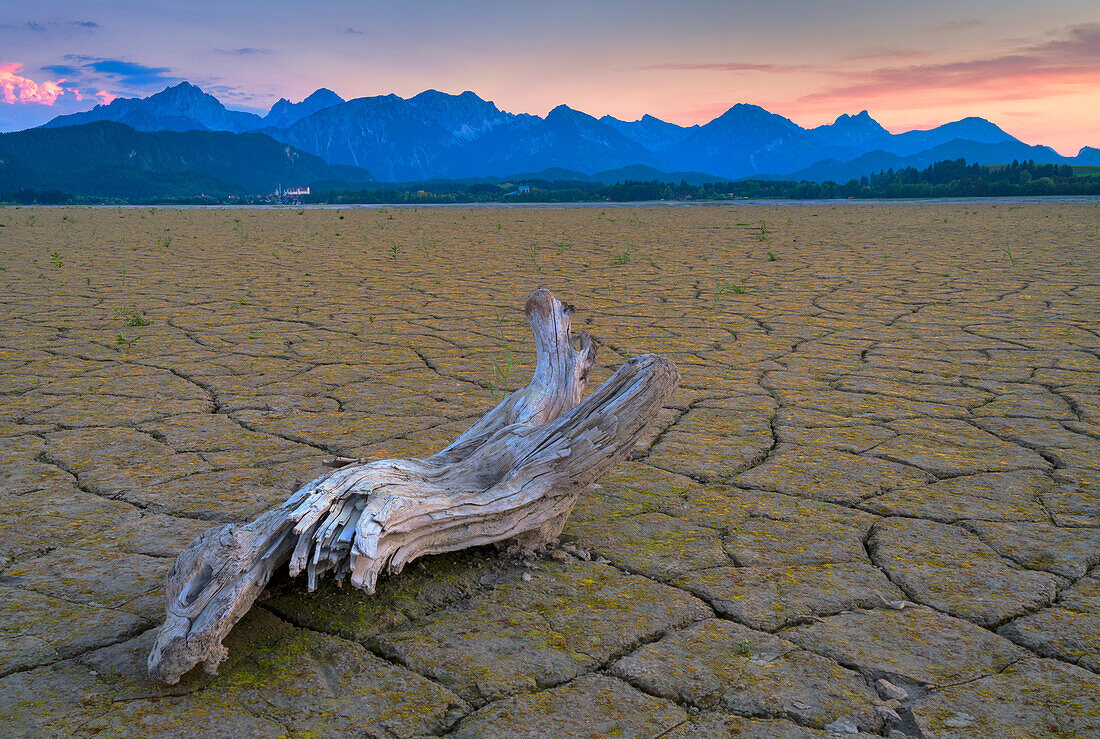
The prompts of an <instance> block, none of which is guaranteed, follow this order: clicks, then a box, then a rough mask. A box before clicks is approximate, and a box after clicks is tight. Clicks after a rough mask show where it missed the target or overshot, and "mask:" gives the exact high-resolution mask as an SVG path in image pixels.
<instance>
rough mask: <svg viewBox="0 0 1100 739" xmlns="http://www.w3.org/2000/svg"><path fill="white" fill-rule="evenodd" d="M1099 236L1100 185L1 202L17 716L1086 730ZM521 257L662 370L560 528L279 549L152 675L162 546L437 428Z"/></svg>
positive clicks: (1023, 732)
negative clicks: (1010, 194)
mask: <svg viewBox="0 0 1100 739" xmlns="http://www.w3.org/2000/svg"><path fill="white" fill-rule="evenodd" d="M1098 275H1100V205H1098V204H1097V203H1094V202H1091V203H1090V202H1084V203H1035V204H1024V203H1006V202H996V203H978V202H967V203H935V204H927V203H919V204H898V203H875V204H863V203H838V204H831V203H810V204H800V205H782V206H769V205H756V206H744V207H738V206H722V207H690V208H682V207H632V208H611V207H608V208H600V207H586V208H552V209H546V208H530V209H528V208H506V209H500V208H494V209H489V208H459V207H456V208H439V209H434V208H432V209H424V208H420V209H417V208H385V207H382V208H369V209H367V208H353V209H340V208H323V209H312V208H304V209H294V208H289V209H237V210H235V209H197V208H189V209H174V208H122V209H115V208H87V209H82V208H26V207H24V208H16V207H6V208H0V287H2V294H0V366H2V367H3V372H2V374H0V408H2V409H3V410H2V413H0V440H2V441H0V443H2V444H3V445H4V454H3V455H2V457H0V481H2V482H0V595H2V599H0V720H2V721H3V724H4V726H5V733H12V734H14V735H16V736H43V735H46V736H51V735H66V736H69V735H77V736H83V735H93V734H96V735H104V736H109V735H113V734H126V735H135V734H156V735H164V736H175V735H179V736H204V735H224V736H239V735H255V736H269V735H270V736H284V735H290V736H312V735H344V734H348V733H360V734H366V735H369V736H375V735H377V736H423V735H438V734H453V735H456V736H502V735H558V736H560V735H568V734H570V733H576V734H582V735H583V734H590V735H618V736H656V735H659V734H661V735H666V736H677V737H688V736H722V735H734V736H760V737H771V736H823V735H826V734H830V733H831V734H837V733H848V732H864V733H867V734H878V735H888V734H889V733H890V731H891V730H893V731H895V732H898V731H900V732H902V733H904V734H906V735H909V736H921V735H923V736H927V737H930V736H935V737H950V736H958V737H970V736H974V735H977V734H983V735H989V736H1020V737H1033V736H1047V735H1051V736H1086V735H1090V734H1095V733H1097V732H1100V678H1098V676H1097V671H1098V670H1100V636H1098V634H1100V569H1098V564H1100V321H1098V320H1097V317H1098V316H1100V279H1098ZM540 286H541V287H548V288H550V289H551V290H553V291H554V292H555V294H556V295H558V296H559V297H561V298H562V299H564V300H566V301H568V302H571V303H574V304H575V305H576V306H577V308H578V313H577V316H576V318H575V325H576V326H577V327H579V328H583V329H585V330H587V331H589V332H590V333H591V334H592V335H593V336H594V337H595V338H596V339H597V341H598V342H599V343H600V351H599V356H598V365H597V369H596V370H595V372H594V374H595V377H594V378H593V381H594V382H597V383H598V382H601V381H602V380H603V379H605V378H606V377H608V376H609V375H610V373H611V372H612V371H613V370H614V368H615V367H616V366H618V364H619V363H621V362H622V361H624V360H625V359H627V358H629V357H631V356H634V355H636V354H641V353H647V352H657V353H660V354H663V355H665V356H668V357H670V358H672V359H673V360H674V361H676V363H677V365H678V366H679V368H680V371H681V373H682V375H683V384H682V386H681V389H680V390H679V391H678V392H677V393H676V395H675V396H674V397H673V399H672V401H671V403H670V404H669V406H668V407H667V408H665V409H664V410H663V411H662V412H661V415H660V416H659V418H658V421H657V422H656V423H655V424H654V426H653V427H652V428H651V429H650V431H649V433H648V434H647V436H646V437H645V438H644V439H643V441H642V443H641V444H639V446H638V448H637V449H636V450H635V451H634V454H633V455H632V460H631V461H630V462H629V463H626V464H624V465H622V466H621V467H619V468H617V469H616V470H615V471H614V472H612V473H611V474H609V475H608V476H607V477H605V478H604V479H603V480H602V481H601V482H600V484H599V485H598V486H596V487H593V488H592V489H590V490H589V491H587V492H586V493H585V494H584V495H583V496H582V498H581V500H580V502H579V503H578V505H577V508H576V510H575V512H574V514H573V516H572V518H571V519H570V523H569V524H568V526H567V527H566V530H565V533H564V535H563V542H564V548H559V549H557V550H554V551H553V552H550V553H548V554H547V555H546V556H543V557H539V558H532V559H529V560H527V561H523V560H516V559H510V558H506V557H503V556H502V555H499V554H497V553H496V552H495V551H493V550H492V549H485V550H475V551H471V552H463V553H456V554H451V555H442V556H439V557H433V558H429V559H426V560H424V561H423V562H422V563H421V564H415V565H413V566H411V567H410V568H408V569H407V570H406V571H405V572H404V573H402V574H401V575H399V576H396V577H391V578H389V579H387V580H385V581H384V582H383V583H382V585H381V587H380V589H379V592H378V594H377V595H376V596H373V597H371V596H366V595H364V594H362V593H360V592H358V591H356V590H354V589H350V588H345V589H343V590H340V589H338V588H336V587H335V586H334V585H332V584H326V585H325V586H323V587H322V588H321V589H320V590H319V591H318V592H316V593H313V594H309V593H306V592H305V587H304V583H303V582H297V581H290V580H287V579H286V578H283V579H281V580H278V581H277V582H275V583H274V584H273V585H272V587H271V588H269V594H268V597H266V598H265V599H264V600H263V601H262V602H261V603H259V604H258V605H257V607H255V608H254V609H253V611H252V612H251V613H250V614H249V615H248V616H247V617H246V618H245V619H244V620H243V621H242V622H241V623H240V624H239V625H238V627H237V628H236V629H235V630H234V632H233V633H232V634H231V636H230V638H229V639H228V640H227V646H228V647H229V649H230V657H229V661H228V662H227V663H226V664H225V665H223V667H222V669H221V671H220V674H219V675H217V676H208V675H204V674H201V673H197V672H196V673H195V674H191V675H189V676H187V677H185V678H184V680H183V681H182V682H181V683H180V684H178V685H175V686H171V687H167V686H161V685H156V684H153V683H150V682H149V681H148V680H147V678H146V677H145V675H144V669H145V668H144V665H145V657H146V655H147V653H148V650H149V647H150V645H151V643H152V640H153V637H154V634H155V629H156V627H157V625H158V623H159V622H160V620H162V618H163V605H162V602H161V585H162V583H163V580H164V576H165V573H166V572H167V570H168V568H169V567H170V566H171V563H172V561H173V559H174V558H175V556H176V554H177V553H178V552H179V551H180V550H181V549H182V548H183V547H185V546H186V545H187V543H188V542H189V541H190V540H191V539H192V538H193V537H194V536H196V535H197V534H198V533H200V532H201V531H203V530H205V529H206V528H209V527H211V526H214V525H217V524H219V523H223V522H230V521H238V522H239V521H246V520H249V519H251V518H252V517H254V516H255V515H256V514H258V513H259V512H261V511H263V510H266V509H267V508H269V507H271V506H273V505H276V504H278V503H279V502H281V501H282V500H283V499H284V498H285V497H286V496H287V495H288V494H289V493H290V492H292V491H293V490H294V489H295V488H296V487H297V486H298V485H300V484H301V483H302V482H304V481H306V480H309V479H311V478H313V477H315V476H316V475H317V474H319V473H320V472H321V471H322V470H323V468H322V467H321V464H320V463H321V459H322V458H323V457H324V456H327V455H331V454H339V455H347V456H363V457H374V458H382V457H390V456H421V455H426V454H428V453H430V452H432V451H434V450H437V449H439V448H441V447H443V446H445V445H446V444H447V443H449V441H451V440H452V439H454V438H455V437H457V436H458V435H459V434H460V433H461V432H462V430H464V429H465V428H466V427H467V426H469V425H470V424H471V423H472V422H473V421H474V420H476V418H478V417H480V415H481V414H483V413H484V412H485V411H486V410H488V409H489V408H490V407H491V406H492V405H493V404H494V402H495V401H494V395H495V396H496V397H499V392H500V391H499V388H501V387H502V386H503V387H518V386H520V385H522V384H524V383H525V382H526V381H527V376H528V373H529V372H530V369H531V367H532V366H533V356H532V351H533V350H532V344H531V341H530V339H529V334H528V331H527V327H526V325H525V323H524V321H523V315H522V312H521V311H522V306H523V303H524V301H525V300H526V298H527V296H528V295H529V294H530V293H531V292H532V291H533V290H534V289H535V288H537V287H540ZM881 679H885V680H886V681H888V682H889V683H891V684H892V686H893V687H892V688H890V687H886V686H884V685H883V684H882V683H879V682H878V681H879V680H881ZM898 690H900V692H894V691H898ZM666 732H667V733H666Z"/></svg>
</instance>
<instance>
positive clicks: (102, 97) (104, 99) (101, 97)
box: [95, 90, 118, 105]
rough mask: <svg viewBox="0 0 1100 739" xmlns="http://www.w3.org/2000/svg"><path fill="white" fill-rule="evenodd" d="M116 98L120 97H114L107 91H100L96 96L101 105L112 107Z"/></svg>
mask: <svg viewBox="0 0 1100 739" xmlns="http://www.w3.org/2000/svg"><path fill="white" fill-rule="evenodd" d="M116 97H118V96H117V95H112V94H111V93H109V92H107V91H106V90H100V91H99V92H97V93H96V94H95V99H96V100H98V101H99V104H100V105H110V104H111V101H112V100H114V99H115V98H116Z"/></svg>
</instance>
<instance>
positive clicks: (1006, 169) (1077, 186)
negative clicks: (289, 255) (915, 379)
mask: <svg viewBox="0 0 1100 739" xmlns="http://www.w3.org/2000/svg"><path fill="white" fill-rule="evenodd" d="M518 185H525V186H526V188H525V189H523V190H520V189H519V188H518V187H517V186H518ZM527 188H529V189H527ZM1021 195H1022V196H1035V195H1100V177H1087V176H1079V175H1076V174H1075V173H1074V170H1073V167H1071V166H1069V165H1065V164H1036V163H1035V162H1034V161H1024V162H1020V161H1014V162H1012V163H1011V164H1006V165H981V164H967V162H966V160H965V159H954V160H945V161H942V162H936V163H934V164H932V165H930V166H928V167H926V168H925V169H917V168H915V167H905V168H903V169H898V170H894V169H888V170H885V171H883V172H878V173H876V174H872V175H870V176H865V177H861V178H859V179H851V180H849V181H848V182H846V183H844V184H840V183H837V182H832V181H825V182H809V181H806V180H803V181H801V182H792V181H788V180H752V179H750V180H738V181H726V182H708V183H704V184H698V185H693V184H689V183H688V182H687V181H686V180H681V181H680V182H679V183H678V184H676V183H669V182H660V181H658V180H651V181H647V182H640V181H633V180H627V181H625V182H617V183H615V184H613V185H605V184H600V183H593V182H582V181H561V180H558V181H554V182H549V181H546V180H538V179H525V180H521V181H518V182H516V183H507V184H464V183H460V182H437V183H426V184H421V185H416V186H415V187H377V188H370V189H362V190H324V191H321V192H317V193H315V194H314V195H312V196H311V197H310V198H309V199H308V202H315V203H348V204H351V203H421V204H426V203H481V202H511V203H571V202H600V201H611V202H638V201H646V200H730V199H737V198H750V199H757V198H759V199H791V200H818V199H835V198H868V199H886V198H956V197H1005V196H1021Z"/></svg>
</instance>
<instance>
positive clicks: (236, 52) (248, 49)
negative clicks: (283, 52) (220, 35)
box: [214, 46, 279, 56]
mask: <svg viewBox="0 0 1100 739" xmlns="http://www.w3.org/2000/svg"><path fill="white" fill-rule="evenodd" d="M214 51H215V52H217V53H218V54H227V55H229V56H264V55H266V54H278V53H279V52H277V51H275V50H274V49H257V48H255V47H252V46H245V47H242V48H240V49H214Z"/></svg>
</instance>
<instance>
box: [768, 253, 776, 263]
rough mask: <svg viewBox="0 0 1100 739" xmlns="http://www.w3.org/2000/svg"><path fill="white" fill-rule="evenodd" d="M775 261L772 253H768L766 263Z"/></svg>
mask: <svg viewBox="0 0 1100 739" xmlns="http://www.w3.org/2000/svg"><path fill="white" fill-rule="evenodd" d="M775 260H776V256H775V254H773V253H772V252H768V261H769V262H774V261H775Z"/></svg>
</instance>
